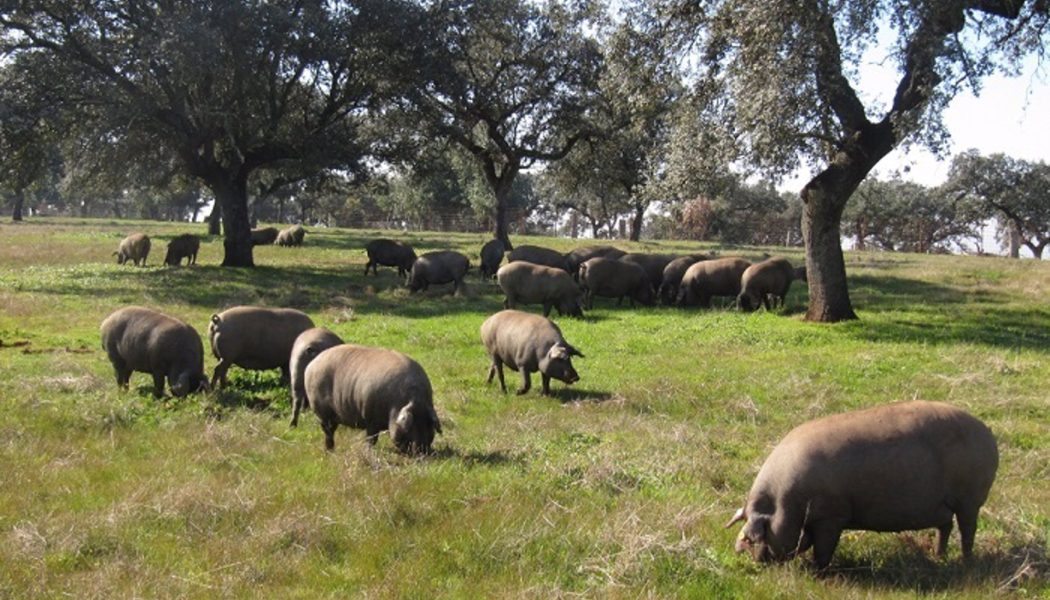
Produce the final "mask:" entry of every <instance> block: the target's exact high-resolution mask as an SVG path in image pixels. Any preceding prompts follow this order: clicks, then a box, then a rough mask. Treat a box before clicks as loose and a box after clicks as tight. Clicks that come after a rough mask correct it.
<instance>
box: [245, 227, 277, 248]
mask: <svg viewBox="0 0 1050 600" xmlns="http://www.w3.org/2000/svg"><path fill="white" fill-rule="evenodd" d="M279 234H280V232H279V231H277V228H276V227H260V228H258V229H252V246H269V245H270V244H272V243H274V241H276V240H277V236H278V235H279Z"/></svg>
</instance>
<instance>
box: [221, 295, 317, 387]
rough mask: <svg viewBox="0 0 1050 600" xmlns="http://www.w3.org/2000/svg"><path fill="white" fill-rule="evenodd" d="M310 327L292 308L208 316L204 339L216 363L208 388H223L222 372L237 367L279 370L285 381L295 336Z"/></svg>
mask: <svg viewBox="0 0 1050 600" xmlns="http://www.w3.org/2000/svg"><path fill="white" fill-rule="evenodd" d="M313 326H314V322H313V321H311V320H310V317H308V316H306V314H305V313H302V312H300V311H298V310H295V309H293V308H263V307H260V306H236V307H234V308H230V309H227V310H224V311H222V312H221V313H219V314H215V315H212V316H211V323H209V324H208V338H209V339H210V340H211V351H212V353H213V354H215V358H217V359H219V364H218V365H216V366H215V373H214V374H213V375H212V379H211V385H212V387H215V385H216V382H218V383H219V387H223V386H225V385H226V372H227V371H229V370H230V367H231V366H233V365H237V366H238V367H241V368H244V369H251V370H253V371H265V370H268V369H281V380H282V381H285V382H287V381H288V378H289V374H288V364H289V361H290V359H291V356H292V346H293V345H294V344H295V339H296V338H297V337H299V334H301V333H302V332H304V331H306V330H307V329H310V328H311V327H313Z"/></svg>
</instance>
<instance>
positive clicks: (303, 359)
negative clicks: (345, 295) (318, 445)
mask: <svg viewBox="0 0 1050 600" xmlns="http://www.w3.org/2000/svg"><path fill="white" fill-rule="evenodd" d="M342 343H343V340H342V339H340V338H339V336H338V335H336V334H334V333H332V332H331V331H329V330H327V329H325V328H324V327H314V328H313V329H307V330H306V331H304V332H302V333H300V334H299V337H297V338H295V344H293V345H292V359H291V361H289V363H288V370H289V371H290V372H291V379H292V423H291V426H292V427H297V426H298V425H299V413H300V412H301V411H302V409H303V406H305V405H307V401H306V383H305V382H304V381H303V376H304V373H306V367H307V366H308V365H309V364H310V363H311V362H312V361H313V360H314V359H315V358H317V355H318V354H320V353H321V352H323V351H325V350H327V349H329V348H331V347H333V346H338V345H340V344H342Z"/></svg>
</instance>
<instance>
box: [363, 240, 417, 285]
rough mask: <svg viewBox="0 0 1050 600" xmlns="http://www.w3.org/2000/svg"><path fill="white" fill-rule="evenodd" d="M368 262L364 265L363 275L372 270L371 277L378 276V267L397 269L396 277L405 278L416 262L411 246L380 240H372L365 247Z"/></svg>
mask: <svg viewBox="0 0 1050 600" xmlns="http://www.w3.org/2000/svg"><path fill="white" fill-rule="evenodd" d="M365 253H366V254H368V262H367V263H365V275H368V270H369V269H372V274H373V275H379V272H378V270H377V269H378V266H379V265H383V266H384V267H397V275H398V277H405V276H407V275H408V272H409V270H411V269H412V263H414V262H416V252H415V250H413V249H412V246H409V245H408V244H404V243H401V242H395V241H394V240H388V239H384V238H380V239H378V240H372V241H371V242H368V245H366V246H365Z"/></svg>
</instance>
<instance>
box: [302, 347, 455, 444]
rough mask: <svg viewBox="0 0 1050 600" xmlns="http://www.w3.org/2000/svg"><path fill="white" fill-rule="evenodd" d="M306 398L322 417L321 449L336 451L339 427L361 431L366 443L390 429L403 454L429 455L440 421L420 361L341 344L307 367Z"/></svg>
mask: <svg viewBox="0 0 1050 600" xmlns="http://www.w3.org/2000/svg"><path fill="white" fill-rule="evenodd" d="M305 381H306V396H307V399H308V401H309V403H310V406H311V407H312V408H313V410H314V414H316V415H317V416H318V418H320V419H321V429H322V430H323V431H324V447H325V449H327V450H332V449H333V448H335V430H336V428H337V427H339V426H340V425H343V426H345V427H352V428H355V429H364V430H365V434H366V435H367V436H368V437H367V439H368V441H369V443H371V444H375V442H376V438H377V437H378V435H379V432H381V431H384V430H388V431H389V432H390V438H391V440H392V441H393V442H394V446H396V447H397V449H398V450H399V451H401V452H403V453H406V454H429V453H430V448H431V444H432V443H433V441H434V433H435V432H437V433H441V421H440V420H439V419H438V416H437V413H436V412H435V411H434V401H433V399H434V392H433V389H432V388H431V386H430V379H429V378H427V374H426V372H424V371H423V367H421V366H419V363H417V362H416V361H414V360H412V359H411V358H409V357H407V356H405V355H404V354H401V353H400V352H395V351H393V350H387V349H385V348H369V347H366V346H357V345H354V344H343V345H341V346H335V347H333V348H329V349H327V350H325V351H323V352H321V354H319V355H318V356H317V358H315V359H314V361H313V362H311V363H310V365H309V366H307V367H306V375H305Z"/></svg>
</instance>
